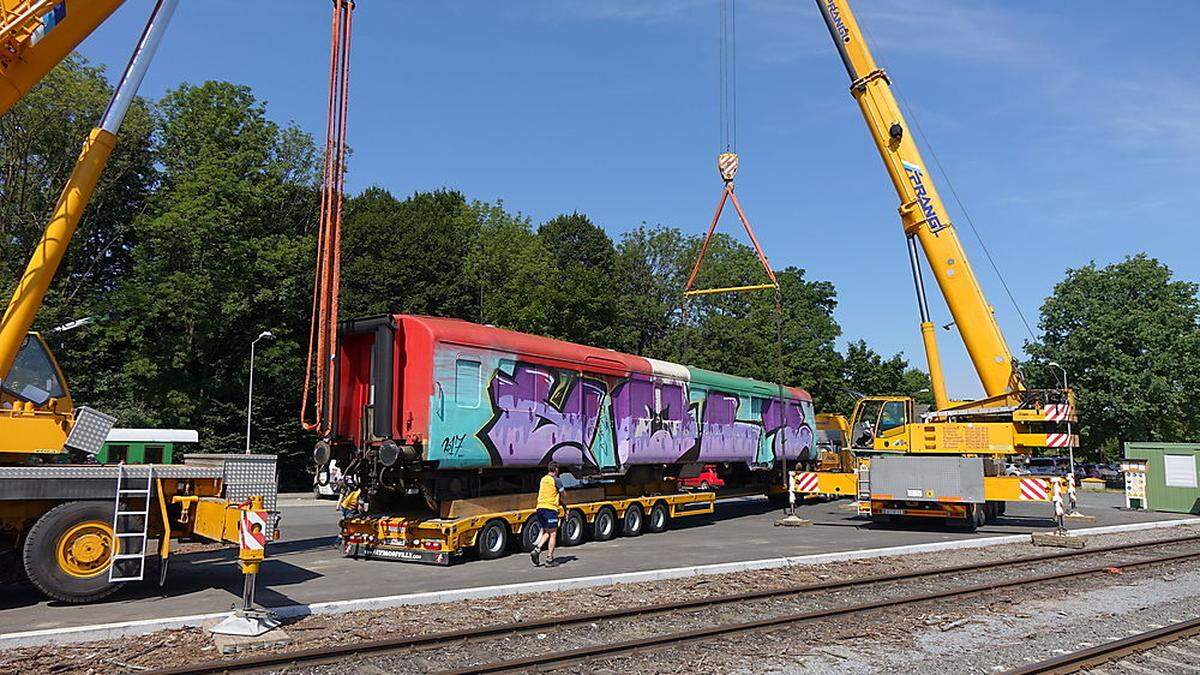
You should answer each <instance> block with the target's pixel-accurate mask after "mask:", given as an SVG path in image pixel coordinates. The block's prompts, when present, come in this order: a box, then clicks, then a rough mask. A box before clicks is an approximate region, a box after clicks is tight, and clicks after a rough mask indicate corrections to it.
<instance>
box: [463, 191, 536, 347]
mask: <svg viewBox="0 0 1200 675" xmlns="http://www.w3.org/2000/svg"><path fill="white" fill-rule="evenodd" d="M471 212H472V214H473V218H474V219H475V222H476V223H477V224H478V227H479V230H478V235H477V237H476V239H475V241H474V243H473V245H472V247H471V252H470V253H469V254H468V256H467V265H466V274H467V278H468V280H469V282H470V284H471V287H472V289H473V291H474V292H475V293H476V294H478V301H477V304H476V308H477V316H473V317H469V318H471V319H472V320H474V321H478V322H480V323H487V324H493V325H496V326H500V327H503V328H509V329H512V330H518V331H524V332H528V333H536V334H538V335H546V334H548V333H549V332H550V330H551V328H552V324H551V316H552V314H553V307H552V304H553V302H554V295H555V293H554V284H555V278H556V272H557V269H556V267H555V265H554V255H553V254H552V253H551V252H550V251H549V250H548V249H547V248H546V246H545V245H544V244H543V243H542V242H541V240H540V239H538V237H537V235H535V234H534V232H533V228H532V226H531V224H530V222H529V219H528V218H526V217H525V216H522V215H520V214H510V213H508V212H507V211H505V210H504V205H503V204H486V203H483V202H475V203H474V204H472V205H471Z"/></svg>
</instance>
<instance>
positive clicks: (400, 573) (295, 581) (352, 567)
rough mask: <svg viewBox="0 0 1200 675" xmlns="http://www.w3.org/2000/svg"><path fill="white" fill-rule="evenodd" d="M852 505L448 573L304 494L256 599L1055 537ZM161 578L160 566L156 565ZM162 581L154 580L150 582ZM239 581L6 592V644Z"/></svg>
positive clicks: (1020, 525) (749, 513)
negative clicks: (794, 522)
mask: <svg viewBox="0 0 1200 675" xmlns="http://www.w3.org/2000/svg"><path fill="white" fill-rule="evenodd" d="M1080 499H1081V508H1082V510H1083V511H1084V512H1086V513H1088V514H1089V515H1093V516H1095V517H1096V520H1095V521H1094V522H1081V523H1071V524H1069V526H1070V527H1072V528H1084V527H1094V526H1104V525H1118V524H1125V523H1136V522H1148V521H1156V520H1173V519H1177V518H1179V517H1180V516H1179V515H1177V514H1169V513H1150V512H1141V511H1138V512H1131V511H1123V510H1119V509H1117V508H1116V507H1117V506H1119V505H1120V504H1122V503H1123V497H1122V496H1121V495H1120V494H1113V493H1081V494H1080ZM844 504H845V502H834V503H828V504H816V505H810V506H805V507H802V508H801V515H802V516H803V517H805V518H808V519H811V520H812V521H814V525H813V526H812V527H807V528H795V529H793V528H777V527H774V525H773V523H774V521H775V520H776V519H777V518H778V517H779V515H780V512H779V510H778V509H775V508H772V507H771V506H769V505H768V504H767V502H766V501H765V500H762V499H740V500H731V501H724V502H721V503H719V504H718V505H717V513H716V514H714V515H712V516H697V517H693V518H689V519H682V520H680V521H678V522H677V523H676V524H675V528H674V529H672V530H671V531H668V532H666V533H663V534H657V535H644V536H642V537H639V538H636V539H622V538H618V539H615V540H612V541H608V542H588V543H586V544H584V545H583V546H580V547H575V548H564V549H560V557H561V558H562V559H563V560H564V561H565V563H564V564H563V565H561V566H559V567H556V568H551V569H546V568H534V567H532V566H531V565H530V564H529V559H528V557H527V556H523V555H512V556H509V557H507V558H503V559H500V560H492V561H478V560H472V559H468V560H467V561H466V562H463V563H460V564H457V565H454V566H452V567H449V568H443V567H432V566H424V565H414V564H406V563H399V562H392V561H367V560H347V559H344V558H342V557H341V551H340V549H338V548H336V546H335V538H334V536H333V533H334V530H335V523H336V521H337V511H336V508H335V506H334V504H333V502H331V501H316V500H313V499H312V497H311V496H307V495H288V496H285V497H282V498H281V499H280V508H281V511H282V513H283V521H282V530H283V534H284V538H283V539H282V540H281V541H280V542H277V543H274V544H272V545H271V548H270V549H269V554H270V558H269V559H268V561H267V562H266V563H265V564H264V566H263V571H262V574H261V575H260V578H259V587H258V600H259V602H260V603H261V604H263V605H265V606H267V607H283V606H287V605H293V604H311V603H319V602H330V601H338V600H349V599H357V598H370V597H377V596H384V595H397V594H403V593H420V592H431V591H440V590H447V589H457V588H471V587H480V586H492V585H496V584H511V583H522V582H529V581H542V580H546V579H565V578H574V577H584V576H593V575H604V574H616V573H622V572H638V571H644V570H654V569H661V568H669V567H679V566H683V565H703V564H715V563H728V562H737V561H745V560H758V559H763V558H772V557H783V556H798V555H809V554H818V553H831V552H838V551H847V550H852V549H870V548H882V547H892V546H904V545H911V544H921V543H929V542H940V541H953V540H961V539H972V538H983V537H992V536H996V535H1003V534H1021V533H1028V532H1035V531H1043V530H1048V529H1050V528H1052V527H1053V524H1052V523H1051V521H1050V520H1049V519H1048V518H1046V514H1047V513H1048V508H1047V505H1045V504H1041V505H1037V504H1010V506H1009V512H1008V514H1007V515H1006V516H1005V517H1004V518H1003V519H1001V520H1000V521H999V522H997V523H995V524H992V525H988V526H985V527H983V528H980V530H979V531H978V532H976V533H968V532H961V531H946V530H944V529H942V528H941V527H940V526H938V525H934V524H930V525H928V526H924V527H923V526H920V525H912V526H907V527H903V528H900V529H890V528H884V527H877V526H873V525H869V524H867V523H866V522H865V521H862V520H858V519H857V518H855V516H854V514H853V512H851V511H848V510H846V509H845V508H843V506H842V505H844ZM152 567H153V566H152ZM156 576H157V575H154V574H148V575H147V578H151V577H156ZM241 586H242V578H241V574H240V573H239V572H238V569H237V565H236V562H235V552H234V551H232V550H222V551H212V552H200V553H192V554H187V555H181V556H178V558H174V557H173V559H172V561H171V564H170V568H169V571H168V576H167V585H166V587H165V588H162V589H160V588H158V586H157V585H156V584H154V583H153V582H144V583H142V584H133V585H130V586H129V587H127V588H125V589H123V590H122V591H120V592H119V593H117V594H115V595H113V596H112V597H111V598H109V599H108V600H106V601H104V602H102V603H98V604H94V605H86V606H70V605H62V604H61V603H54V602H47V601H46V600H44V599H42V598H41V597H40V596H38V595H36V594H34V593H33V592H31V591H30V590H29V589H28V588H24V587H16V586H13V587H3V588H0V633H12V632H19V631H30V630H39V629H55V628H64V627H74V626H82V625H90V624H97V623H108V622H115V621H128V620H139V619H151V618H159V617H167V616H177V615H188V614H203V613H210V612H220V611H225V610H228V609H229V608H230V606H231V605H232V604H233V603H235V602H237V601H238V599H239V597H240V593H241Z"/></svg>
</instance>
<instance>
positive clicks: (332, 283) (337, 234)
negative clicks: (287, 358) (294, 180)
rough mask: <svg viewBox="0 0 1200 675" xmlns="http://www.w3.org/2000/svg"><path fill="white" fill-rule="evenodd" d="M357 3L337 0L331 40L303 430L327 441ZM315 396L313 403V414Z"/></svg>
mask: <svg viewBox="0 0 1200 675" xmlns="http://www.w3.org/2000/svg"><path fill="white" fill-rule="evenodd" d="M353 15H354V1H353V0H333V13H332V17H331V19H330V39H329V101H328V104H327V109H326V118H325V164H324V171H323V175H322V181H321V208H320V216H319V221H318V225H317V257H316V265H315V268H314V271H313V302H312V319H311V321H310V324H309V334H308V358H307V362H306V364H305V368H304V394H303V398H302V399H301V402H300V424H301V425H302V426H303V427H304V428H305V429H307V430H309V431H316V432H317V433H318V434H320V435H321V436H323V437H324V436H328V435H329V434H330V433H331V432H332V428H331V427H332V423H331V420H332V412H333V390H334V385H335V383H334V381H333V376H332V372H333V360H334V358H336V356H337V323H338V294H339V292H340V287H341V243H342V203H343V197H344V193H345V179H346V119H347V113H348V112H349V98H350V35H351V29H352V23H353ZM310 396H311V397H312V400H313V405H312V409H311V414H312V417H309V415H310V409H309V399H310Z"/></svg>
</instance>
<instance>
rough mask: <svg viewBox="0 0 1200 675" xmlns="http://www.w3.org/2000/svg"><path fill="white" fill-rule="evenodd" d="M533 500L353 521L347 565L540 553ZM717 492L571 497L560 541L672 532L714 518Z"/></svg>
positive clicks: (479, 502) (605, 492) (591, 491)
mask: <svg viewBox="0 0 1200 675" xmlns="http://www.w3.org/2000/svg"><path fill="white" fill-rule="evenodd" d="M536 500H537V496H536V495H534V494H516V495H503V496H496V497H478V498H474V499H458V500H453V501H451V502H448V503H443V505H442V512H441V513H439V514H429V513H424V514H422V513H413V514H411V515H402V514H397V515H353V516H349V517H347V518H344V519H343V520H342V522H341V533H342V541H343V545H344V551H345V554H346V555H347V556H348V557H355V558H357V557H363V558H377V559H384V560H401V561H407V562H419V563H427V564H433V565H450V564H451V563H452V562H454V561H455V560H457V559H459V558H461V557H462V556H464V555H465V554H468V553H474V554H476V555H478V556H479V558H480V559H483V560H490V559H493V558H500V557H502V556H505V555H507V554H508V553H509V552H510V551H511V550H512V549H513V548H519V549H520V550H523V551H526V552H528V551H530V550H532V549H533V544H534V542H535V541H536V540H537V538H538V535H539V534H541V526H540V524H539V522H538V520H537V518H536V517H535V512H536V508H535V502H536ZM715 504H716V495H715V494H714V493H713V492H674V491H663V492H659V491H655V490H630V489H628V488H625V487H623V486H620V485H604V486H596V487H586V488H580V489H569V490H567V491H566V498H565V503H564V505H563V507H562V508H561V509H560V511H559V519H560V520H559V528H558V541H559V544H560V545H562V546H577V545H579V544H582V543H583V542H584V541H585V540H586V539H592V540H594V541H606V540H609V539H612V538H613V537H615V536H616V535H617V534H621V535H624V536H627V537H636V536H638V535H641V534H642V533H643V532H650V533H657V532H663V531H665V530H667V529H668V528H669V527H670V526H671V522H672V521H673V520H675V519H676V518H683V517H687V516H697V515H702V514H708V513H712V512H713V510H714V506H715Z"/></svg>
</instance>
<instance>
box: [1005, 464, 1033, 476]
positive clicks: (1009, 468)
mask: <svg viewBox="0 0 1200 675" xmlns="http://www.w3.org/2000/svg"><path fill="white" fill-rule="evenodd" d="M1004 475H1005V476H1028V475H1029V469H1026V468H1025V467H1023V466H1021V465H1020V464H1005V465H1004Z"/></svg>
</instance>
